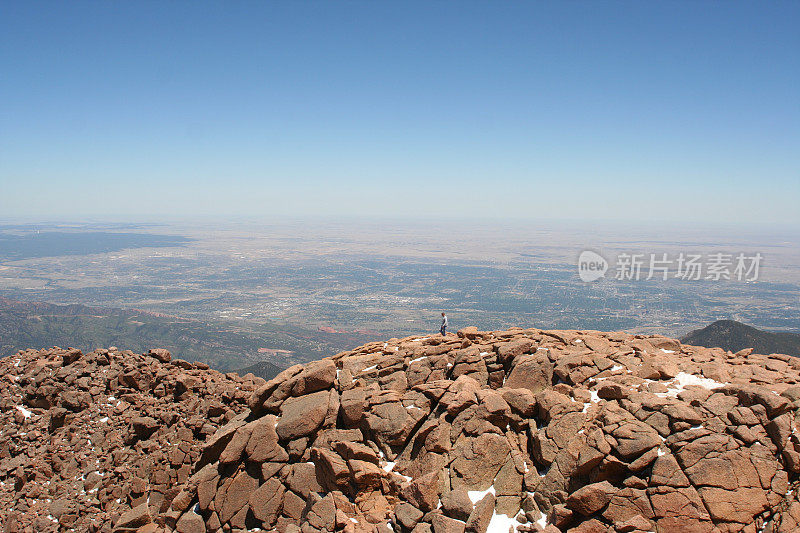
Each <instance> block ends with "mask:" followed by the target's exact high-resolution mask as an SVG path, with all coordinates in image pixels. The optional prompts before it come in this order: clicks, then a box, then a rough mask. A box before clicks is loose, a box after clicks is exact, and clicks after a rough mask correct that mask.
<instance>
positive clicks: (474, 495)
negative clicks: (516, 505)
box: [467, 485, 505, 527]
mask: <svg viewBox="0 0 800 533" xmlns="http://www.w3.org/2000/svg"><path fill="white" fill-rule="evenodd" d="M490 492H491V493H492V494H494V493H495V492H494V485H492V486H491V487H489V488H488V489H486V490H470V491H467V495H468V496H469V500H470V501H471V502H472V505H475V504H476V503H478V502H479V501H481V500H482V499H483V497H484V496H486V495H487V494H489V493H490ZM503 516H505V515H503ZM490 527H491V526H490Z"/></svg>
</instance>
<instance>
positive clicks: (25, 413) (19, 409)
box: [17, 405, 33, 418]
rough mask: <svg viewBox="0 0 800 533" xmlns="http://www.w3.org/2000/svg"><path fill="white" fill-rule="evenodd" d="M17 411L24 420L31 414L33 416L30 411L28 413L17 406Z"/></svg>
mask: <svg viewBox="0 0 800 533" xmlns="http://www.w3.org/2000/svg"><path fill="white" fill-rule="evenodd" d="M17 411H19V412H20V413H22V416H24V417H25V418H30V417H31V414H33V413H31V412H30V411H28V410H27V409H25V408H24V407H22V406H21V405H18V406H17Z"/></svg>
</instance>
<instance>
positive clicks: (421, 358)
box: [408, 355, 428, 365]
mask: <svg viewBox="0 0 800 533" xmlns="http://www.w3.org/2000/svg"><path fill="white" fill-rule="evenodd" d="M427 358H428V356H427V355H423V356H422V357H417V358H416V359H412V360H411V361H409V362H408V364H409V365H410V364H411V363H416V362H417V361H422V360H423V359H427Z"/></svg>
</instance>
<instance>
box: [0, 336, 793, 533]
mask: <svg viewBox="0 0 800 533" xmlns="http://www.w3.org/2000/svg"><path fill="white" fill-rule="evenodd" d="M26 357H27V356H26ZM31 357H32V356H31ZM39 357H40V358H41V355H40V356H39ZM104 357H105V358H107V359H108V360H109V363H108V364H106V363H105V362H103V363H102V364H101V363H99V362H97V361H94V359H96V358H101V359H102V358H104ZM69 359H72V356H69V357H65V356H64V354H60V355H54V356H51V357H50V358H49V359H48V358H44V359H43V361H44V362H41V363H36V362H34V361H29V362H28V363H27V368H30V367H31V365H34V368H35V365H39V366H40V367H41V368H42V370H39V371H37V372H32V371H31V370H27V371H26V372H25V374H24V375H25V376H26V377H25V378H24V379H25V380H27V382H23V381H24V380H23V378H18V379H14V377H13V376H12V377H11V378H7V379H8V380H10V382H9V383H7V385H6V388H8V390H10V391H12V393H4V394H5V396H4V400H3V402H4V403H3V405H4V411H3V413H4V414H3V416H5V417H10V416H11V415H9V410H12V411H16V412H14V413H13V418H14V420H13V424H12V423H11V422H10V421H7V422H6V423H7V424H11V426H8V425H6V426H4V427H5V428H10V429H5V430H4V432H3V435H2V442H4V443H10V444H9V445H6V444H3V446H4V448H3V449H4V450H6V449H7V446H14V447H16V448H15V450H14V451H11V453H10V454H9V453H8V452H5V451H4V452H3V453H4V454H5V458H4V459H3V462H2V463H0V467H2V469H0V470H2V471H0V475H3V476H5V480H4V483H5V486H6V487H5V488H4V491H3V492H2V493H0V494H2V497H3V498H6V499H5V500H3V501H2V503H3V504H4V505H5V504H6V503H7V502H8V499H7V498H8V494H9V493H10V492H11V491H9V490H8V488H7V485H9V483H14V484H15V491H16V492H14V495H15V496H14V497H15V498H17V500H15V501H22V499H21V497H20V496H19V494H20V492H24V491H25V490H26V489H25V487H26V486H31V485H32V484H33V485H32V486H33V487H34V488H33V489H30V490H28V491H27V493H26V495H25V496H24V502H25V503H24V505H25V506H26V507H25V509H23V510H22V513H25V512H26V510H33V509H41V511H28V512H45V511H44V509H46V507H36V506H37V505H44V504H41V503H37V502H40V501H42V500H41V499H42V498H48V499H52V500H53V501H52V502H49V506H50V511H49V512H50V514H51V517H50V518H48V520H57V521H59V524H61V525H62V527H71V528H85V527H87V526H86V524H88V527H89V528H92V527H95V528H97V527H102V528H108V527H109V526H107V525H106V522H103V521H102V520H103V519H102V518H95V519H92V518H87V517H86V516H85V515H84V514H81V513H85V512H86V511H85V509H86V508H85V507H82V508H81V509H84V510H83V511H78V512H77V513H76V514H74V515H69V517H70V518H69V519H70V520H73V525H69V524H66V525H65V524H63V522H62V519H63V516H64V515H63V514H62V515H61V517H56V516H55V515H53V514H52V509H53V507H55V504H56V500H55V499H54V498H55V496H56V495H55V494H54V492H56V493H57V492H58V490H55V491H54V489H53V488H52V485H48V484H47V483H46V482H45V481H43V480H44V479H46V477H47V475H48V472H47V468H52V470H53V473H52V474H51V475H55V476H57V479H59V480H60V483H61V484H60V485H58V486H65V484H69V483H72V482H73V480H74V485H72V488H70V489H69V490H70V491H73V492H69V493H67V496H62V500H63V499H64V498H66V497H68V496H69V495H71V494H73V493H77V494H78V495H81V496H82V495H83V494H84V493H82V492H81V490H84V491H86V492H89V491H91V490H92V488H88V490H87V483H88V484H89V485H90V487H95V486H99V490H98V491H96V492H95V493H93V494H96V493H99V494H97V496H92V497H94V498H96V501H95V500H92V501H91V503H90V504H83V503H82V504H81V505H90V506H91V507H90V509H91V513H94V514H95V515H96V516H100V517H108V518H110V519H111V520H112V521H113V523H114V528H115V529H116V531H119V532H125V531H138V532H139V533H146V532H150V533H152V532H155V531H158V530H161V529H165V530H169V531H173V530H175V531H178V532H179V533H204V532H206V531H219V530H221V531H225V532H233V531H237V532H238V531H245V530H250V531H252V530H269V531H272V530H277V531H279V532H281V533H296V532H298V531H302V532H304V533H315V532H333V531H348V532H357V531H374V532H380V533H384V532H389V531H394V532H396V533H409V532H413V533H429V532H432V533H462V532H466V531H469V532H479V533H483V532H486V531H491V532H492V533H494V532H500V533H507V532H508V531H509V530H516V531H518V532H521V533H522V532H527V531H532V532H535V531H548V532H553V533H555V532H561V531H571V532H611V531H619V532H645V531H658V532H675V531H681V532H694V531H698V532H701V531H702V532H726V531H748V532H753V533H756V532H757V531H767V532H778V531H781V532H790V531H797V530H798V529H800V525H799V524H800V501H798V496H797V495H798V490H797V487H798V478H799V477H800V433H798V431H797V425H798V424H800V421H796V420H795V414H796V413H797V410H798V409H800V359H795V358H792V357H789V356H786V355H780V354H771V355H758V354H752V353H748V352H747V351H743V352H738V353H730V352H726V351H724V350H721V349H707V348H701V347H695V346H687V345H681V344H680V343H679V342H678V341H675V340H673V339H669V338H666V337H660V336H641V335H629V334H625V333H601V332H595V331H542V330H538V329H511V330H508V331H493V332H481V331H477V330H476V329H475V328H467V329H464V330H461V331H459V332H458V335H448V336H446V337H442V336H440V335H432V336H428V337H409V338H405V339H391V340H390V341H388V342H378V343H371V344H368V345H365V346H362V347H360V348H358V349H356V350H353V351H349V352H344V353H340V354H337V355H335V356H332V357H330V358H326V359H323V360H321V361H317V362H313V363H310V364H307V365H302V366H301V365H298V366H294V367H292V368H289V369H287V370H285V371H284V372H282V373H281V374H280V375H279V376H277V377H276V378H275V379H273V380H271V381H269V382H263V381H261V382H260V383H259V382H258V381H257V380H253V379H249V380H240V382H235V381H234V379H235V378H232V377H231V376H221V375H219V374H215V373H211V372H210V371H208V370H201V369H199V368H196V367H193V366H192V365H188V363H181V364H178V365H175V361H172V362H169V363H164V362H161V361H158V357H157V356H156V357H153V356H135V357H134V356H132V354H131V355H129V356H127V357H118V356H117V355H115V356H114V357H113V358H112V357H109V354H103V353H95V354H91V355H90V356H89V357H87V356H83V358H81V357H79V358H77V359H76V360H74V361H69ZM82 359H83V360H84V361H83V362H81V360H82ZM3 365H4V366H3V367H2V369H3V370H6V371H10V372H12V373H13V370H12V369H11V368H10V367H11V364H10V363H9V361H8V360H5V361H4V362H3ZM73 365H78V367H77V368H86V367H87V366H88V368H90V369H92V370H91V373H90V374H88V375H85V372H86V371H85V370H80V371H79V370H77V368H76V369H75V370H70V367H71V366H73ZM110 365H118V366H117V368H116V370H115V371H114V377H109V379H108V380H107V381H105V382H102V383H104V384H101V385H99V386H97V387H98V388H99V389H100V390H94V391H93V389H92V386H93V385H92V383H93V382H94V380H102V379H104V378H103V377H102V374H105V372H103V369H104V368H105V369H108V370H109V372H111V370H110V369H109V368H108V367H109V366H110ZM148 365H149V366H150V367H152V368H156V369H157V370H156V372H155V374H152V379H150V380H146V379H145V380H144V381H143V382H141V381H140V382H139V385H138V387H139V388H138V389H136V388H135V387H132V386H131V384H130V382H129V381H128V378H124V377H123V376H126V375H130V374H131V373H136V372H142V368H148ZM185 365H188V368H187V367H186V366H185ZM187 372H188V373H190V375H192V376H194V377H195V379H197V380H199V383H195V386H194V387H192V388H191V390H192V392H191V393H188V392H186V391H185V390H184V388H185V386H184V385H178V381H179V379H178V377H177V376H179V375H186V373H187ZM64 373H68V374H70V375H72V376H73V377H72V378H70V379H65V378H64V377H63V374H64ZM145 374H147V375H151V374H150V373H147V372H145ZM40 375H41V376H50V377H48V378H47V379H51V380H53V379H55V380H56V382H57V383H71V384H74V386H71V387H67V388H66V390H62V391H60V392H58V393H55V392H52V393H50V394H49V395H48V394H45V395H42V394H40V393H39V392H37V391H38V390H39V389H40V388H41V387H40V386H39V384H41V383H44V380H43V379H40V378H38V377H34V376H40ZM89 376H91V378H90V379H88V380H84V381H80V380H81V378H83V377H89ZM209 376H211V377H209ZM184 379H185V378H184ZM222 383H225V385H222ZM233 383H238V384H237V385H236V386H231V384H233ZM161 384H163V385H164V387H163V389H161V390H159V392H158V393H156V392H155V390H156V389H157V388H158V387H159V386H160V385H161ZM120 386H124V387H125V388H126V389H130V390H131V391H133V390H140V391H141V390H150V391H151V392H149V393H148V394H149V396H147V398H148V401H147V402H144V403H140V404H137V403H136V402H133V403H131V402H129V403H128V405H129V406H126V408H127V410H131V409H132V410H133V411H134V412H135V411H142V415H139V414H137V415H136V416H129V417H127V418H125V417H124V412H125V411H126V410H125V409H123V411H122V412H120V413H117V415H118V416H121V417H123V418H122V419H120V420H119V421H118V422H117V426H116V427H117V428H118V429H117V433H118V435H119V437H118V438H117V439H108V438H107V437H108V435H109V434H110V432H109V431H107V430H104V429H103V426H101V424H107V423H108V422H107V421H106V422H102V423H101V422H100V421H99V420H98V418H97V417H99V416H103V418H105V417H109V419H111V414H109V412H108V411H106V412H105V414H103V413H101V412H99V411H98V409H100V408H98V407H97V406H98V405H99V406H101V407H102V406H108V407H102V408H104V409H118V408H119V407H118V406H117V407H113V406H114V401H111V400H108V398H107V397H105V398H104V395H107V394H109V393H110V392H113V390H114V389H113V387H120ZM215 387H216V388H218V389H220V390H223V391H226V392H223V393H222V396H221V397H220V396H219V392H215V391H214V388H215ZM76 389H77V390H82V391H83V392H85V393H88V394H90V395H91V396H92V403H90V407H89V411H90V412H89V413H85V411H86V409H84V410H82V411H81V410H78V411H74V410H71V409H70V407H69V404H71V403H74V402H73V401H72V400H66V399H65V398H64V395H65V394H67V393H68V392H69V390H76ZM186 389H187V390H188V388H186ZM206 389H207V390H206ZM248 389H249V390H248ZM45 390H48V389H45ZM14 391H16V392H14ZM181 391H183V392H181ZM131 394H135V393H134V392H131ZM176 394H177V396H176ZM184 395H187V396H186V398H185V399H183V400H181V402H187V404H191V405H192V406H194V407H189V405H186V406H183V407H181V409H183V410H182V411H179V412H178V415H177V417H172V416H170V415H169V413H170V411H169V409H173V408H175V409H177V407H176V405H178V403H177V399H179V398H183V396H184ZM225 395H227V396H225ZM42 396H44V397H47V398H49V399H48V403H46V404H42V405H38V406H37V405H36V402H38V401H40V400H39V399H38V398H40V397H42ZM67 396H68V394H67ZM115 396H117V397H120V398H123V397H122V396H120V395H119V394H118V393H115ZM245 397H246V398H247V406H246V407H245V406H244V405H243V398H245ZM149 398H152V399H149ZM165 398H169V402H166V403H164V402H165V400H164V399H165ZM87 401H88V399H87ZM215 401H217V402H219V404H220V406H219V407H218V411H215V412H214V413H215V414H216V417H211V414H212V413H211V411H210V409H211V407H210V404H211V403H213V402H215ZM148 402H152V403H148ZM159 402H161V403H159ZM136 405H139V407H133V406H136ZM203 405H205V406H206V407H202V406H203ZM215 405H217V404H215ZM59 408H61V409H66V410H67V411H68V412H69V413H71V414H70V415H69V416H72V417H74V419H73V420H72V422H71V424H72V425H76V424H77V427H79V428H82V429H80V431H79V432H75V431H74V432H72V433H71V434H70V438H71V439H72V440H71V441H67V440H66V439H65V436H64V434H63V433H62V434H60V435H61V437H60V438H58V439H56V438H53V436H52V435H53V433H52V432H53V431H56V432H58V431H62V432H63V431H64V427H63V426H62V427H61V428H57V429H53V428H51V427H49V426H51V425H52V424H51V423H50V422H48V423H47V424H44V425H42V422H39V423H38V424H37V420H42V421H43V420H52V419H53V418H55V419H56V420H57V419H58V417H54V410H57V409H59ZM37 409H38V412H37ZM148 409H150V411H147V410H148ZM203 409H205V411H203ZM219 409H221V411H220V410H219ZM57 412H61V411H57ZM26 413H30V414H26ZM83 413H85V415H84V414H83ZM145 413H149V414H145ZM130 414H131V415H133V412H131V413H130ZM84 416H85V418H86V420H85V421H84V418H82V417H84ZM140 416H145V417H150V418H151V419H154V420H156V421H157V426H158V427H157V429H156V431H155V432H154V433H152V434H151V435H146V434H141V435H137V427H138V426H137V424H136V423H134V419H136V418H139V417H140ZM37 417H38V419H37ZM100 420H102V419H100ZM223 423H224V425H223V426H222V427H220V428H219V429H218V430H216V431H213V430H214V429H215V428H214V426H215V425H221V424H223ZM56 425H57V424H56ZM185 428H189V431H186V430H185ZM182 430H183V433H184V435H185V436H186V437H187V439H188V441H183V442H188V444H180V442H181V441H180V440H179V437H178V433H179V432H180V431H182ZM148 431H149V430H148ZM34 432H38V433H35V434H34ZM159 432H160V433H159ZM189 433H191V438H189ZM212 433H213V434H212ZM84 434H86V435H91V436H90V437H89V439H90V440H91V443H93V444H90V443H88V442H85V441H81V440H80V437H75V436H74V435H84ZM104 437H105V438H106V440H105V441H104ZM76 438H78V439H79V440H78V441H77V442H78V444H79V445H82V449H83V451H82V452H81V453H86V454H91V453H94V452H91V451H90V450H91V449H92V447H93V446H94V447H96V446H105V451H103V452H98V453H96V454H95V455H96V456H97V458H95V455H89V456H88V457H89V459H88V460H84V459H83V458H78V457H76V458H75V460H76V462H77V467H75V466H73V465H72V462H71V461H69V459H68V458H64V457H62V455H63V453H61V454H59V452H58V450H59V449H66V447H69V446H72V448H71V449H75V444H74V442H75V439H76ZM201 441H203V442H202V444H198V443H199V442H201ZM103 442H108V444H101V443H103ZM176 444H178V445H182V446H183V447H184V448H186V450H182V452H183V453H184V455H183V456H181V459H180V460H176V461H172V460H171V454H172V453H173V452H171V451H170V450H172V449H174V447H175V446H176ZM59 447H62V448H59ZM19 450H25V454H26V456H25V457H24V458H23V460H17V459H15V457H17V456H19V455H18V454H19ZM118 450H123V451H122V452H118ZM145 450H146V453H143V452H144V451H145ZM116 453H126V454H128V455H127V456H126V457H127V459H126V460H121V461H116V460H115V459H114V458H113V456H114V455H115V454H116ZM46 454H50V455H49V456H48V455H46ZM43 457H49V458H48V459H47V460H43V459H42V458H43ZM156 457H160V459H156ZM55 458H58V460H56V459H55ZM14 461H16V462H14ZM92 461H100V463H97V464H100V465H101V466H100V467H95V466H94V465H93V464H91V462H92ZM136 461H139V462H140V466H138V467H135V466H133V463H135V462H136ZM132 462H133V463H132ZM190 464H191V465H192V466H191V467H189V466H188V465H190ZM37 465H38V466H37ZM53 465H58V466H57V467H56V466H53ZM65 465H69V467H66V466H65ZM142 465H150V467H149V469H148V467H145V466H142ZM153 465H161V467H158V468H155V467H153ZM176 466H177V469H176V468H175V467H176ZM93 469H94V470H93ZM40 472H41V474H40ZM87 472H88V474H87ZM93 472H102V473H103V475H102V476H100V475H99V474H97V475H98V476H99V478H100V481H97V477H96V476H95V477H91V478H90V476H92V475H93ZM112 472H113V475H114V476H116V477H115V481H114V482H113V483H109V482H108V481H106V480H107V479H110V478H109V476H110V475H111V473H112ZM157 472H162V473H160V474H157V476H156V478H154V477H153V476H154V475H156V473H157ZM190 474H191V475H190ZM81 477H83V478H84V479H81ZM20 478H23V479H22V480H21V481H16V480H19V479H20ZM138 480H141V481H138ZM95 482H96V483H95ZM92 483H95V484H94V485H92ZM126 483H127V485H125V484H126ZM134 484H136V486H137V489H136V490H134V489H133V486H134ZM17 485H19V487H17ZM123 485H125V486H128V487H130V488H128V489H125V488H122V486H123ZM148 488H149V490H150V494H151V497H150V500H149V504H148V502H147V501H146V500H143V499H142V495H143V494H145V492H146V491H147V490H148ZM115 491H116V492H115ZM153 494H157V496H156V497H155V499H154V497H153ZM92 497H89V498H88V499H90V500H91V498H92ZM115 498H116V499H115ZM45 501H46V500H45ZM81 501H82V500H81ZM123 503H124V504H125V505H128V506H130V507H132V509H131V510H129V511H127V512H125V513H124V514H122V515H119V514H117V513H119V512H120V511H121V510H122V507H123ZM11 505H12V508H13V505H14V504H13V503H12V504H11ZM62 505H63V504H62ZM103 513H105V514H103ZM18 515H19V513H18ZM17 520H18V521H19V522H20V523H22V520H23V519H22V518H18V519H17ZM92 520H95V521H94V522H93V521H92ZM6 523H8V520H6ZM92 524H94V525H92ZM37 526H41V527H45V526H48V524H46V523H45V521H43V520H41V519H40V520H39V521H38V522H36V523H35V524H34V526H28V527H34V529H31V531H33V530H35V528H36V527H37Z"/></svg>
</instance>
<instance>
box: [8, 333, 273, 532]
mask: <svg viewBox="0 0 800 533" xmlns="http://www.w3.org/2000/svg"><path fill="white" fill-rule="evenodd" d="M0 376H2V377H0V407H2V412H0V427H1V428H2V432H0V523H2V527H3V531H4V532H5V533H13V532H17V531H20V532H22V531H26V532H27V531H30V532H46V531H59V530H61V531H68V530H70V531H109V532H110V531H111V530H112V527H113V526H114V524H115V523H116V524H118V525H119V526H120V527H125V524H129V525H130V524H136V523H140V524H139V525H142V524H144V523H145V522H147V523H153V522H155V523H158V522H160V523H162V524H163V523H164V520H165V515H166V512H167V511H168V509H169V505H170V503H171V502H172V498H173V497H174V496H175V494H177V493H178V492H179V491H180V486H181V484H182V483H184V482H185V481H186V480H187V479H188V478H189V476H190V475H191V474H192V473H193V467H194V464H195V462H196V461H197V459H198V458H199V457H200V454H201V446H202V445H203V443H204V442H205V441H206V440H207V438H208V437H209V436H211V435H213V434H214V433H215V432H216V431H217V430H218V429H219V428H220V427H222V426H224V425H225V424H226V423H228V422H229V421H231V420H232V419H234V417H235V416H236V415H237V414H239V413H243V412H247V401H248V399H249V398H250V396H251V395H252V394H253V392H254V391H255V389H256V388H257V387H258V386H259V385H262V384H263V383H264V380H262V379H260V378H254V377H253V376H252V375H250V376H246V378H240V377H239V376H237V375H236V374H227V375H223V374H220V373H219V372H215V371H213V370H209V369H208V366H207V365H204V364H202V363H189V362H187V361H182V360H180V359H172V357H171V354H170V353H169V352H168V351H166V350H160V349H157V350H151V351H150V352H149V353H147V354H134V353H133V352H130V351H122V350H117V349H116V348H111V349H109V350H105V349H104V350H98V351H95V352H92V353H88V354H83V353H81V351H80V350H74V349H73V350H62V349H59V348H54V349H52V350H44V351H35V350H28V351H24V352H20V353H18V354H17V355H16V356H12V357H6V358H3V359H0ZM148 503H149V507H148ZM141 504H144V505H145V509H147V512H146V513H145V517H144V518H142V517H139V518H136V515H137V514H141V511H142V508H141ZM132 509H134V510H133V511H132ZM136 509H138V510H136ZM155 523H153V525H155Z"/></svg>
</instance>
